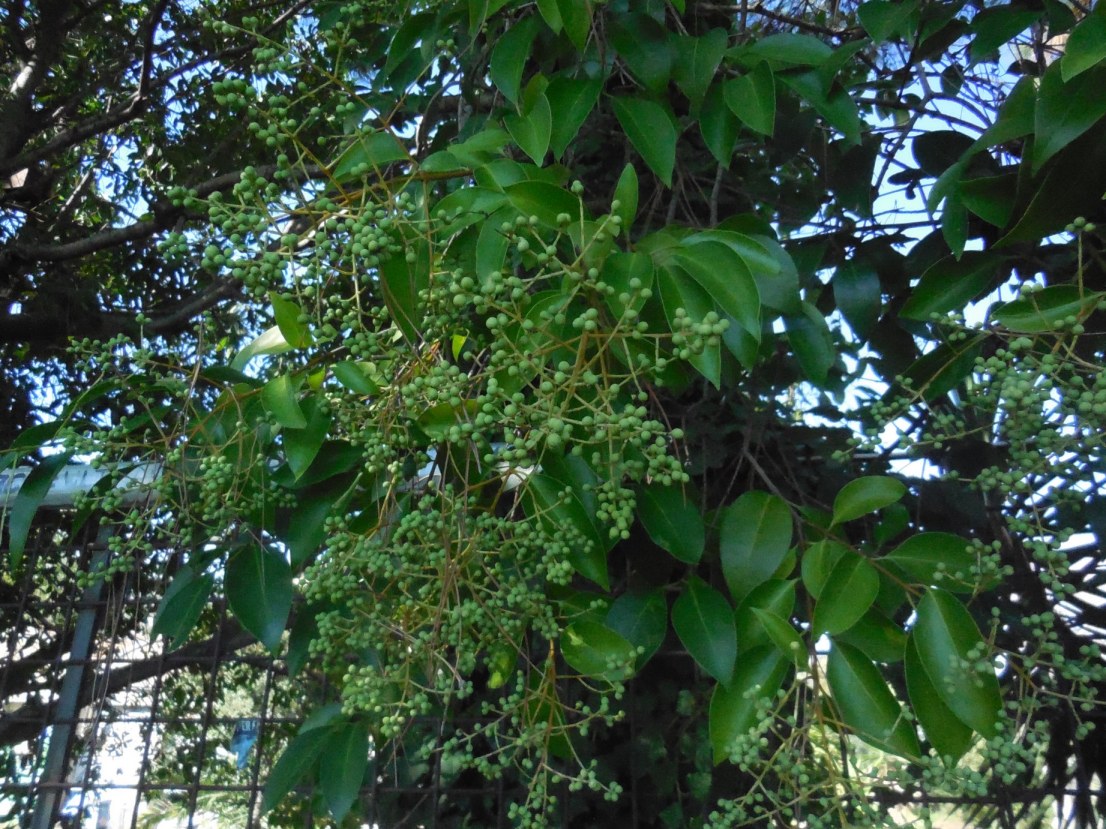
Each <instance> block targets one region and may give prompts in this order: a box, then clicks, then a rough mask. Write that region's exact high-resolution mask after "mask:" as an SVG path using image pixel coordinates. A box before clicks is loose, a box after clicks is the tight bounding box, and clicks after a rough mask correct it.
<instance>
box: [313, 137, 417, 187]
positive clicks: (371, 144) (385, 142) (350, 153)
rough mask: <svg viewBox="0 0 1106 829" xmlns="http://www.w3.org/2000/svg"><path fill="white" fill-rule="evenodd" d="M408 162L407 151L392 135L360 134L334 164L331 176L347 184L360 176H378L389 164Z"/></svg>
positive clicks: (408, 155) (409, 158)
mask: <svg viewBox="0 0 1106 829" xmlns="http://www.w3.org/2000/svg"><path fill="white" fill-rule="evenodd" d="M410 160H411V156H410V154H408V152H407V149H406V148H405V147H404V146H403V143H402V142H401V141H400V140H399V139H398V138H397V137H396V136H394V135H392V133H390V132H387V131H383V132H369V133H362V134H361V135H358V136H357V137H356V138H355V139H354V141H353V143H352V144H350V145H349V147H347V148H346V150H345V152H343V153H342V154H341V155H340V156H339V157H338V159H337V160H336V161H335V162H334V167H333V169H332V170H331V175H332V176H333V177H334V179H335V181H339V182H347V181H352V180H353V179H355V178H357V177H358V176H362V175H368V174H372V175H379V174H380V171H381V170H382V169H383V168H384V167H386V166H387V165H389V164H394V163H396V162H402V161H410Z"/></svg>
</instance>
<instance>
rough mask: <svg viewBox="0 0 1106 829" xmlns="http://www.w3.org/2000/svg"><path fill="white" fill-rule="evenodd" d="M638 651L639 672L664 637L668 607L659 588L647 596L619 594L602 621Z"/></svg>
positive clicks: (643, 594)
mask: <svg viewBox="0 0 1106 829" xmlns="http://www.w3.org/2000/svg"><path fill="white" fill-rule="evenodd" d="M604 621H605V623H606V625H607V627H609V628H610V629H611V630H613V631H614V632H615V633H617V634H619V635H620V636H622V638H624V639H625V640H626V641H627V642H629V643H630V644H631V645H633V646H634V647H635V648H636V649H637V650H638V651H639V653H638V656H637V667H638V668H641V666H642V665H644V664H645V663H646V662H648V661H649V660H650V659H651V658H652V656H653V654H655V653H656V652H657V650H658V649H659V648H660V646H661V645H662V644H663V643H664V639H665V636H667V635H668V604H667V603H666V602H665V600H664V592H663V591H662V590H660V589H659V588H656V589H653V590H650V591H648V592H644V593H641V592H631V593H623V594H622V595H621V596H619V597H618V598H617V599H615V600H614V602H612V603H611V607H610V609H609V610H608V611H607V617H606V619H605V620H604Z"/></svg>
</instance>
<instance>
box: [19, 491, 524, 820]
mask: <svg viewBox="0 0 1106 829" xmlns="http://www.w3.org/2000/svg"><path fill="white" fill-rule="evenodd" d="M71 524H72V511H71V510H68V511H67V510H66V509H64V508H62V509H59V508H51V509H49V510H41V509H40V511H39V513H38V516H37V517H36V523H35V525H34V527H33V528H32V531H31V533H30V536H29V538H28V543H27V547H26V551H25V554H24V557H23V562H22V565H21V567H20V568H19V569H18V571H17V572H16V573H15V574H14V575H13V571H12V569H11V568H9V567H6V566H5V567H0V705H2V706H3V707H2V709H0V829H17V828H18V829H48V827H58V826H60V827H89V829H91V828H92V827H95V829H127V828H129V829H171V828H172V829H175V828H176V827H181V828H182V829H183V827H188V828H189V829H191V828H192V827H205V828H206V827H253V826H278V825H279V826H302V827H310V826H324V825H331V823H330V820H329V818H328V817H327V812H326V808H325V805H324V804H323V803H322V801H321V798H319V797H317V796H316V795H315V792H313V791H312V790H311V789H310V788H309V789H306V790H300V791H297V792H296V793H295V794H294V795H293V796H292V797H290V798H288V799H286V801H284V802H282V803H281V805H280V806H278V807H277V808H276V809H275V810H274V811H272V812H271V813H269V814H267V815H265V814H262V808H261V807H262V802H261V800H262V791H263V788H264V784H265V780H266V776H267V774H268V771H269V769H271V768H272V765H273V763H274V762H275V760H276V758H277V757H278V756H279V754H280V752H281V751H282V749H283V747H284V745H285V744H286V742H287V740H288V739H289V737H290V736H291V735H293V734H294V733H295V732H296V729H297V728H298V726H299V724H300V723H301V722H302V721H303V719H304V717H305V716H306V715H307V713H308V712H309V711H310V710H312V708H314V707H316V706H317V705H319V704H321V702H322V701H323V700H325V699H326V697H327V688H326V686H325V683H324V682H322V681H321V680H320V679H319V678H318V677H314V676H311V675H310V673H309V672H304V674H302V675H297V676H291V675H290V672H289V670H288V666H287V665H286V664H285V662H284V661H283V660H282V659H279V658H276V659H274V658H272V657H271V656H270V655H269V654H268V652H267V651H265V650H264V649H263V648H261V647H260V646H259V645H257V644H256V642H255V641H254V639H253V638H252V637H251V636H250V635H249V634H247V633H245V632H244V631H242V630H241V629H240V628H239V627H238V625H237V624H236V623H235V622H234V621H233V620H232V619H231V618H230V617H229V616H228V614H227V611H226V608H225V604H224V603H221V602H215V603H214V604H213V605H212V606H211V607H210V608H208V609H207V610H206V611H205V612H204V613H205V615H204V617H203V619H202V622H201V625H200V626H199V627H200V630H201V632H200V633H199V634H197V635H194V637H193V639H192V641H190V642H188V643H187V644H185V645H183V646H182V647H179V648H177V649H176V650H172V651H170V650H168V649H167V647H166V644H165V642H164V640H163V639H157V640H154V639H152V638H151V635H150V630H151V627H152V623H153V618H154V615H155V613H156V610H157V605H158V602H159V598H160V596H161V595H162V594H163V593H164V589H165V587H166V585H167V584H168V580H169V579H170V578H171V576H172V574H173V573H174V572H175V570H176V569H177V567H178V566H179V565H180V563H181V562H180V561H179V560H178V558H179V556H178V555H177V554H176V553H174V552H172V551H166V552H155V553H151V554H150V555H149V556H147V557H145V558H143V559H142V560H138V561H134V562H131V563H126V562H123V563H120V562H116V563H115V564H114V565H113V564H112V562H111V560H110V553H109V549H110V547H109V544H108V542H109V538H110V532H111V530H110V529H108V530H97V529H95V528H92V527H91V526H90V527H89V528H87V529H85V530H83V531H82V532H80V533H78V534H77V535H76V536H75V537H71V533H70V532H69V529H70V526H71ZM105 566H106V567H108V575H107V576H106V577H103V578H98V579H95V580H90V579H88V578H87V575H86V574H87V573H89V572H90V571H91V570H93V569H99V568H103V567H105ZM437 725H440V724H437ZM416 727H418V725H417V724H416ZM425 727H427V728H431V727H436V725H435V724H430V723H427V724H425ZM370 769H371V771H370V773H369V774H367V775H366V785H365V787H364V789H363V790H362V793H361V796H360V798H359V800H360V803H359V807H358V808H357V809H356V810H355V813H356V814H355V816H351V817H350V818H349V819H347V821H345V822H343V824H342V825H343V826H365V827H376V826H379V827H393V826H395V827H398V826H411V827H416V826H427V827H432V826H433V827H437V826H441V827H445V826H459V825H461V823H462V822H465V823H466V825H477V826H489V827H492V826H505V825H507V820H506V804H507V803H508V802H509V801H510V799H511V797H510V795H511V793H510V792H505V791H504V789H503V784H498V785H491V786H489V785H488V784H486V783H485V782H484V781H482V780H473V781H471V785H469V782H470V781H467V780H466V779H464V778H463V777H462V778H450V779H443V774H442V770H441V769H440V768H438V767H435V766H434V764H433V763H432V762H431V763H427V762H420V761H419V760H418V759H416V758H411V757H406V756H404V755H403V753H402V750H401V749H397V748H390V749H388V750H387V751H381V752H380V753H378V754H377V756H375V757H373V759H372V763H371V764H370ZM447 792H448V796H446V793H447Z"/></svg>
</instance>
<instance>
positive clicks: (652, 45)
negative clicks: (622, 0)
mask: <svg viewBox="0 0 1106 829" xmlns="http://www.w3.org/2000/svg"><path fill="white" fill-rule="evenodd" d="M610 42H611V43H612V44H613V45H614V48H615V49H616V50H617V51H618V56H619V57H620V58H621V59H622V61H623V63H625V64H626V67H627V68H628V69H629V70H630V72H631V73H632V74H633V75H634V77H635V78H637V79H638V80H639V81H640V82H641V84H642V85H643V86H644V87H645V88H646V89H648V90H649V91H650V92H652V93H654V94H658V95H659V94H661V93H663V92H664V91H665V88H666V87H667V86H668V81H669V80H670V79H671V77H672V64H673V58H674V54H673V49H672V46H671V44H670V43H669V40H668V30H667V29H665V27H664V26H662V25H661V24H660V23H658V22H657V21H656V20H654V19H653V18H652V17H650V16H648V15H645V14H633V13H631V14H628V15H625V14H624V15H619V16H617V17H616V18H615V19H614V23H613V25H612V26H611V29H610Z"/></svg>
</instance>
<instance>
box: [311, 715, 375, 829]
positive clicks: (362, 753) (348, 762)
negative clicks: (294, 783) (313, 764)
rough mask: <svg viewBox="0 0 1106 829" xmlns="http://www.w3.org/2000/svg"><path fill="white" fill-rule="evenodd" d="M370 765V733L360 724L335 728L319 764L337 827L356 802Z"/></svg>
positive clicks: (324, 788)
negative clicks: (366, 770)
mask: <svg viewBox="0 0 1106 829" xmlns="http://www.w3.org/2000/svg"><path fill="white" fill-rule="evenodd" d="M368 765H369V732H368V729H367V728H365V726H364V725H362V724H359V723H343V724H342V725H340V726H338V727H332V728H331V729H330V734H329V737H328V739H327V742H326V747H325V751H323V752H322V756H321V758H320V760H319V788H320V789H321V790H322V792H323V797H325V798H326V805H327V808H328V809H330V814H331V816H333V818H334V820H335V821H337V822H338V823H341V821H342V819H343V818H344V817H345V816H346V814H347V813H348V812H349V810H350V807H351V806H352V805H353V802H354V801H355V800H356V799H357V795H358V793H359V792H360V791H361V786H362V784H363V783H364V781H365V769H366V768H368Z"/></svg>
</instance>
